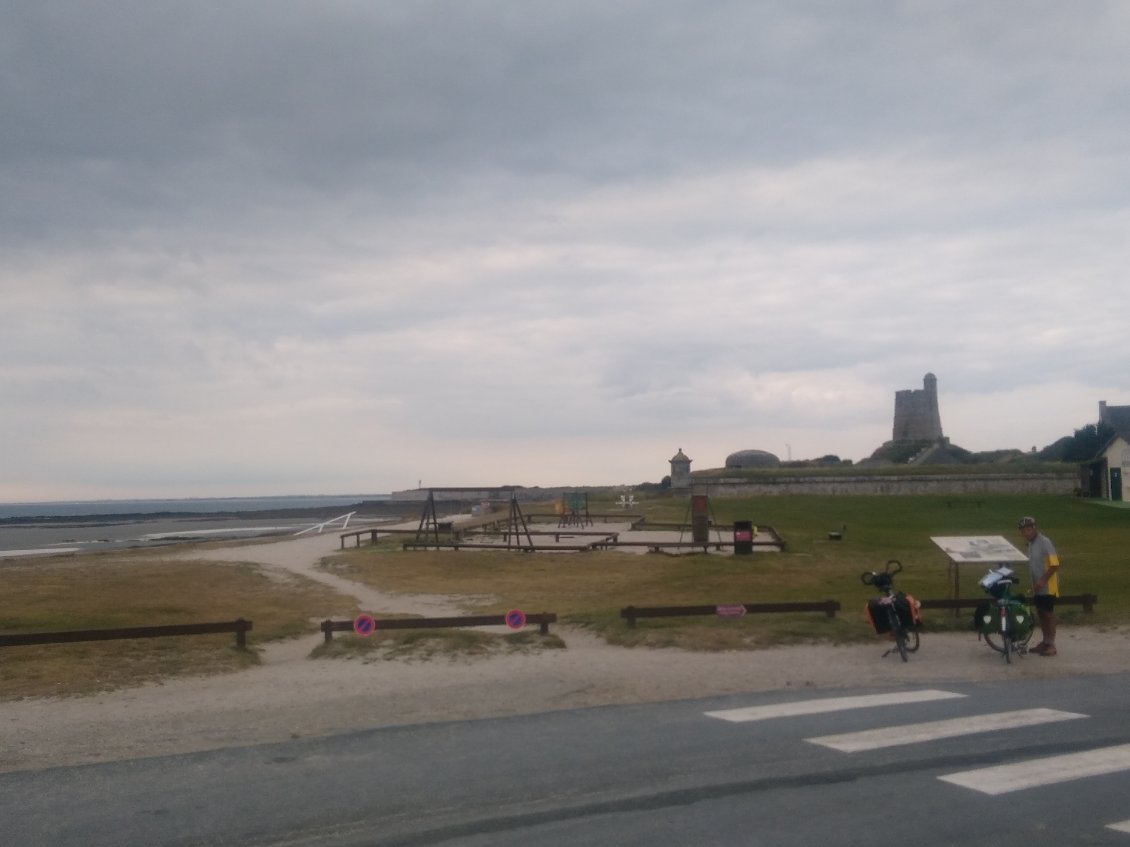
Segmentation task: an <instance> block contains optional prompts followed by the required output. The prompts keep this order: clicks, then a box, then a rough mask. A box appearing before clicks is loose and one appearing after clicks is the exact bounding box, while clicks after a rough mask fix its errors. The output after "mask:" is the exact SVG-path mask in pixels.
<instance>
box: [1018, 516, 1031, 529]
mask: <svg viewBox="0 0 1130 847" xmlns="http://www.w3.org/2000/svg"><path fill="white" fill-rule="evenodd" d="M1035 525H1036V519H1035V518H1029V517H1024V518H1021V519H1020V522H1019V523H1018V524H1017V525H1016V528H1017V529H1024V527H1026V526H1035Z"/></svg>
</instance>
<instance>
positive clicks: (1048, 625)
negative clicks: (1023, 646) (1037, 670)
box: [1017, 517, 1059, 656]
mask: <svg viewBox="0 0 1130 847" xmlns="http://www.w3.org/2000/svg"><path fill="white" fill-rule="evenodd" d="M1017 526H1018V528H1019V529H1020V534H1021V535H1023V536H1024V540H1025V541H1027V542H1028V575H1029V576H1030V577H1031V578H1032V593H1033V595H1034V597H1033V605H1034V606H1035V607H1036V617H1037V618H1038V620H1039V622H1040V633H1041V634H1042V635H1043V640H1042V641H1041V642H1040V643H1039V644H1037V645H1036V646H1035V647H1033V648H1032V649H1030V650H1029V651H1028V652H1029V653H1036V654H1037V655H1040V656H1054V655H1055V654H1056V649H1055V630H1056V617H1055V598H1056V597H1058V596H1059V555H1058V554H1057V553H1056V551H1055V545H1054V544H1052V541H1051V539H1050V538H1048V537H1047V536H1046V535H1044V534H1043V533H1042V532H1040V531H1039V530H1038V529H1037V528H1036V519H1035V518H1030V517H1024V518H1021V519H1020V523H1019V524H1017Z"/></svg>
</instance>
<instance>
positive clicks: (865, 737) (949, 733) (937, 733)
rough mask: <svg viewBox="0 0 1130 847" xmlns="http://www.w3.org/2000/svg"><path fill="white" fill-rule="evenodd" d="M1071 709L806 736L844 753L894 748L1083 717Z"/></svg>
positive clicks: (1044, 710)
mask: <svg viewBox="0 0 1130 847" xmlns="http://www.w3.org/2000/svg"><path fill="white" fill-rule="evenodd" d="M1085 717H1087V715H1080V714H1077V713H1075V712H1060V711H1057V710H1055V709H1021V710H1019V711H1016V712H997V713H995V714H991V715H972V716H970V717H965V718H952V719H950V720H944V721H928V722H926V723H914V724H905V725H902V726H890V727H884V728H882V729H869V730H866V731H864V732H847V733H844V734H843V735H822V736H820V737H818V738H807V739H805V740H806V741H810V742H812V743H813V744H820V745H823V746H824V747H831V748H832V749H834V750H841V751H843V752H844V753H858V752H860V751H862V750H878V749H880V748H882V747H897V746H899V745H903V744H919V743H921V742H924V741H933V740H935V739H939V738H957V737H958V736H962V735H975V734H977V733H979V732H995V731H998V730H1002V729H1019V728H1020V727H1025V726H1036V725H1038V724H1044V723H1054V722H1055V721H1070V720H1075V719H1076V718H1085Z"/></svg>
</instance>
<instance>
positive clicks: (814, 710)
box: [705, 689, 965, 723]
mask: <svg viewBox="0 0 1130 847" xmlns="http://www.w3.org/2000/svg"><path fill="white" fill-rule="evenodd" d="M964 696H965V695H964V694H955V693H954V692H952V691H936V690H933V689H928V690H925V691H893V692H888V693H886V694H863V695H860V696H857V697H829V698H826V699H823V700H794V701H792V702H789V703H776V704H773V705H769V706H747V707H745V708H741V709H722V710H721V711H716V712H706V713H705V714H706V716H707V717H710V718H718V719H719V720H723V721H732V722H733V723H745V722H746V721H763V720H768V719H769V718H787V717H794V716H796V715H818V714H823V713H825V712H839V711H842V710H844V709H870V708H873V707H875V706H899V705H903V704H905V703H925V702H927V701H930V700H950V699H952V698H954V697H964Z"/></svg>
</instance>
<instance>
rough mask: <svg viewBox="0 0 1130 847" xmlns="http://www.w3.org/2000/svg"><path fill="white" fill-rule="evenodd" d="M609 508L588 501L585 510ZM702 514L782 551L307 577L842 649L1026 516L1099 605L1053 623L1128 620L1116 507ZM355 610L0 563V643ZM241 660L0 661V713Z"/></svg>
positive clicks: (176, 650) (256, 579) (420, 565)
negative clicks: (690, 614)
mask: <svg viewBox="0 0 1130 847" xmlns="http://www.w3.org/2000/svg"><path fill="white" fill-rule="evenodd" d="M610 507H611V504H610V503H601V502H599V501H597V500H594V501H593V502H591V503H590V508H591V509H592V510H593V511H602V510H611V508H610ZM641 509H642V511H643V513H644V514H646V516H647V518H648V519H649V520H651V521H656V522H661V521H675V522H679V521H684V520H687V519H688V514H687V512H688V501H687V498H685V497H683V498H670V497H655V498H654V499H646V500H645V501H644V502H643V503H642V504H641ZM530 511H534V509H530ZM711 511H712V517H713V520H714V521H715V523H716V524H718V525H719V526H723V525H725V526H728V525H729V524H730V523H732V522H733V521H734V520H752V521H753V522H754V523H757V524H762V525H770V526H773V527H774V528H775V529H776V530H777V531H778V533H779V534H780V535H781V536H782V537H783V538H784V539H785V540H786V542H787V549H786V551H785V552H783V553H755V554H754V555H751V556H729V555H687V556H671V555H662V554H645V555H638V554H630V553H620V552H612V551H609V552H592V553H581V554H540V553H539V554H530V553H515V552H506V551H475V552H466V551H463V552H452V551H441V552H436V551H429V552H423V551H416V552H404V551H402V550H400V549H399V542H382V543H380V544H377V545H375V546H367V547H362V548H360V549H350V550H347V551H346V552H344V553H341V554H339V555H335V556H332V557H329V558H328V559H327V560H326V561H325V563H324V566H325V567H327V568H330V569H333V570H334V571H336V572H338V573H341V574H342V575H345V576H348V577H350V578H352V579H355V580H357V581H359V582H364V583H367V584H370V585H373V586H375V587H377V588H379V589H380V590H382V591H386V592H424V593H441V594H448V595H458V596H460V597H463V598H466V600H465V601H464V602H465V606H466V609H467V611H469V612H492V613H499V612H502V611H504V610H506V609H509V608H515V607H516V608H521V609H523V610H525V611H527V612H541V611H549V612H556V613H557V614H558V615H559V616H560V618H561V619H562V621H564V622H568V623H571V624H575V625H581V626H585V627H587V628H589V629H590V630H592V631H593V632H595V633H597V634H599V635H600V636H602V637H603V638H605V639H607V640H608V641H610V642H613V643H618V644H625V645H647V646H680V647H684V648H688V649H696V650H721V649H750V648H753V647H758V646H764V645H771V644H778V643H788V642H802V641H829V642H849V641H860V640H869V639H871V638H873V637H874V636H872V635H871V634H870V632H869V630H868V629H867V626H866V624H865V623H864V621H863V618H862V610H863V606H864V603H865V602H866V600H867V599H868V598H869V597H870V596H872V590H871V589H869V588H866V587H865V586H863V585H862V584H860V582H859V574H860V572H861V571H864V570H872V569H880V568H882V567H883V565H884V563H885V562H886V561H887V560H888V559H898V560H900V561H901V562H902V563H903V565H904V567H905V570H904V572H903V574H901V575H900V577H899V580H898V587H899V588H902V589H903V590H906V591H908V592H910V593H912V594H914V595H915V596H917V597H919V598H920V599H927V598H942V597H946V596H948V585H947V582H946V577H947V560H946V557H945V555H944V554H943V553H942V552H941V551H940V550H939V549H938V548H937V547H936V546H935V545H934V544H933V543H932V542H931V541H930V536H932V535H1003V536H1005V537H1006V538H1009V539H1010V540H1012V541H1013V542H1014V543H1015V544H1016V545H1017V546H1018V547H1020V548H1021V549H1023V541H1022V540H1021V539H1020V537H1019V535H1018V533H1017V531H1016V521H1017V519H1018V518H1019V517H1020V516H1021V515H1025V514H1031V515H1034V516H1036V518H1037V519H1038V520H1039V522H1040V526H1041V528H1042V529H1044V531H1046V532H1047V534H1048V535H1049V536H1050V537H1051V538H1052V539H1053V540H1054V541H1055V543H1056V545H1057V547H1058V548H1059V552H1060V557H1061V559H1062V560H1063V590H1064V592H1065V593H1068V594H1080V593H1084V592H1090V593H1094V594H1097V595H1098V597H1099V605H1098V607H1097V610H1096V612H1095V613H1093V614H1084V613H1083V612H1082V611H1081V610H1079V609H1078V607H1074V608H1071V607H1064V608H1063V609H1062V613H1061V620H1062V621H1063V625H1064V626H1065V627H1067V626H1096V627H1102V626H1106V625H1110V624H1116V623H1125V622H1128V621H1130V547H1128V545H1127V541H1128V540H1130V509H1123V508H1114V507H1110V506H1104V505H1101V504H1098V503H1096V502H1092V501H1086V500H1080V499H1076V498H1071V497H1052V496H1047V497H1038V496H1034V497H1027V496H996V495H994V496H967V497H929V496H922V497H811V496H797V497H766V498H752V499H733V500H713V501H711ZM831 530H837V531H838V530H843V538H842V540H840V541H831V540H829V539H828V533H829V531H831ZM983 573H984V569H983V568H978V567H974V566H965V567H963V572H962V583H963V586H964V587H965V588H966V590H964V591H963V592H962V594H963V595H964V596H977V595H978V593H979V589H978V588H977V586H976V581H977V579H979V578H980V576H981V575H982V574H983ZM825 599H834V600H839V601H840V602H841V603H842V604H843V611H842V612H841V614H839V615H838V616H837V617H836V618H834V619H828V618H826V617H825V616H823V615H822V614H818V613H809V614H798V615H747V616H746V617H745V618H742V619H739V620H733V619H720V618H716V617H705V618H674V619H662V620H659V619H650V620H643V621H640V623H639V625H638V627H637V628H636V629H634V630H629V629H627V627H626V625H625V623H624V622H623V621H622V620H621V619H620V617H619V610H620V609H621V608H623V607H625V606H629V605H635V606H646V605H691V604H715V603H739V602H773V601H786V600H825ZM359 611H362V610H361V609H358V608H357V606H356V603H355V602H354V601H353V600H352V599H351V598H344V597H342V596H340V595H337V594H334V593H333V592H332V591H330V590H329V589H327V588H324V587H322V586H320V585H318V584H314V583H310V582H307V581H304V580H299V579H294V580H285V581H280V580H279V579H278V578H277V577H276V578H268V577H267V576H265V575H264V574H263V573H262V572H260V571H259V570H258V569H257V568H255V567H254V566H252V565H248V564H236V565H234V566H228V565H217V564H214V563H206V562H191V561H177V562H175V563H173V562H170V561H168V560H163V559H162V554H161V553H160V552H154V551H151V550H136V551H129V552H127V553H117V554H100V555H87V556H83V555H79V556H68V557H60V558H58V559H35V560H18V559H17V560H12V561H9V562H3V563H0V632H5V633H8V632H34V631H48V630H63V629H95V628H102V627H121V626H148V625H155V624H165V623H196V622H203V621H219V620H232V619H234V618H237V617H244V618H248V619H250V620H252V621H254V626H255V628H254V630H253V632H252V633H251V642H252V645H253V647H254V645H257V644H262V643H264V642H266V641H270V640H273V639H279V638H286V637H290V636H293V635H296V634H299V633H313V632H316V631H317V621H318V620H320V619H322V618H325V617H330V616H331V615H332V616H337V617H349V616H352V615H354V614H356V613H357V612H359ZM925 626H926V628H927V630H928V631H938V630H945V629H965V628H967V626H968V616H967V615H966V614H965V613H962V614H961V615H960V616H954V615H953V614H952V613H944V612H937V611H935V612H930V613H929V614H928V615H927V617H926V621H925ZM466 636H469V637H466ZM352 640H353V639H346V638H341V639H335V642H341V643H340V644H339V645H336V646H335V648H334V649H333V650H331V651H323V652H328V654H329V655H339V654H349V653H350V652H352V651H354V650H355V649H357V645H355V644H352V643H349V644H347V642H351V641H352ZM535 640H536V639H535ZM492 641H498V642H501V643H503V644H504V647H503V649H532V647H531V645H530V644H527V643H526V642H525V641H523V640H521V639H514V638H511V639H509V641H504V640H503V639H502V638H501V637H498V636H486V635H484V634H483V633H476V634H474V635H473V636H472V635H471V634H470V633H466V632H463V633H448V634H446V635H443V634H439V635H438V640H437V634H434V633H432V634H426V635H421V634H420V632H419V631H408V632H405V633H403V634H397V635H396V636H395V637H393V638H392V639H391V640H384V641H379V642H378V641H377V640H376V639H374V640H372V641H369V642H368V643H365V644H364V645H363V646H364V647H365V648H366V649H372V648H373V647H379V649H382V650H383V651H384V653H385V656H386V657H392V658H395V657H397V656H402V655H406V654H408V655H414V656H421V655H423V656H427V655H431V654H434V653H435V652H437V651H439V652H443V651H453V652H459V653H467V654H474V653H478V652H482V651H483V650H489V649H495V648H494V647H492ZM551 646H560V645H559V644H557V643H554V644H552V645H551ZM257 660H258V657H257V654H256V652H255V650H254V649H252V650H248V651H239V650H237V649H235V647H234V638H233V636H231V635H217V636H195V637H186V638H164V639H147V640H138V641H119V642H102V643H90V644H70V645H45V646H40V647H16V648H0V699H11V698H13V697H22V696H42V695H50V694H74V693H84V692H90V691H97V690H104V689H110V688H116V687H120V686H122V685H128V684H136V683H139V682H144V681H148V680H158V679H162V678H167V677H170V676H176V675H181V674H199V673H219V672H227V671H232V670H236V669H239V668H242V667H246V666H247V665H248V664H251V663H254V662H256V661H257Z"/></svg>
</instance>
